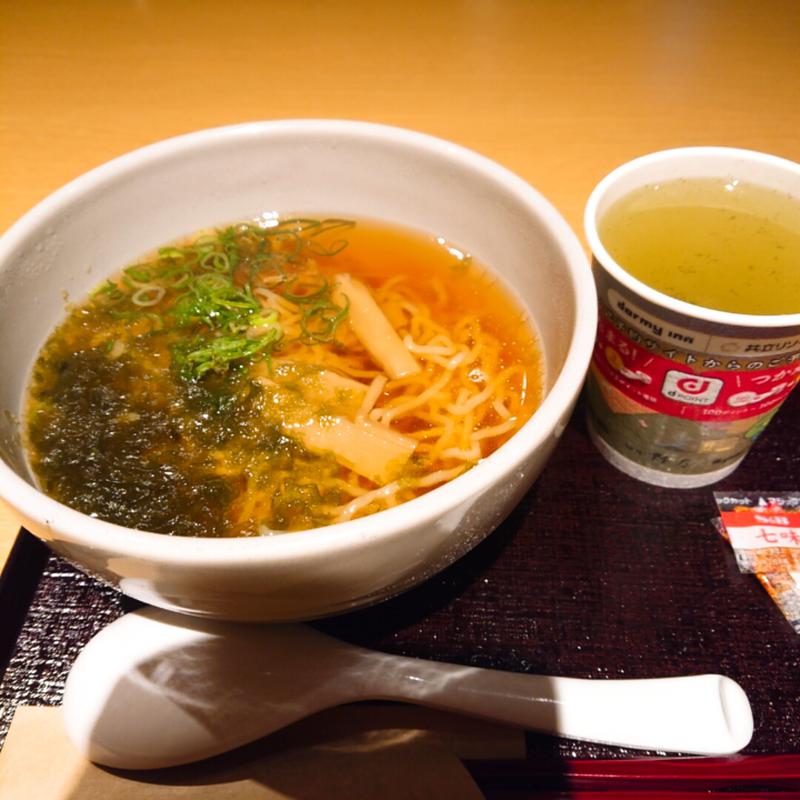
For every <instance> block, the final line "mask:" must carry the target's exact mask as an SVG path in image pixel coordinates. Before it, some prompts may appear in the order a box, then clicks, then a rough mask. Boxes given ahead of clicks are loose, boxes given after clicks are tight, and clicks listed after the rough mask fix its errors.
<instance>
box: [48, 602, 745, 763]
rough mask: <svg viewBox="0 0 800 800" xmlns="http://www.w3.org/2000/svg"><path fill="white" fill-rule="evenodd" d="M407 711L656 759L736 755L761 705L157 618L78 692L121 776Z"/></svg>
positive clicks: (129, 621)
mask: <svg viewBox="0 0 800 800" xmlns="http://www.w3.org/2000/svg"><path fill="white" fill-rule="evenodd" d="M368 699H369V700H397V701H406V702H412V703H418V704H420V705H425V706H428V707H431V708H437V709H441V710H447V711H455V712H459V713H464V714H468V715H471V716H474V717H479V718H483V719H486V720H491V721H494V722H504V723H508V724H510V725H514V726H518V727H522V728H526V729H529V730H537V731H543V732H548V733H553V734H556V735H561V736H568V737H571V738H575V739H585V740H590V741H597V742H604V743H607V744H615V745H621V746H624V747H632V748H641V749H647V750H666V751H673V752H683V753H697V754H704V755H724V754H729V753H734V752H736V751H737V750H739V749H741V748H742V747H744V746H745V745H746V744H747V743H748V742H749V741H750V737H751V735H752V732H753V717H752V713H751V710H750V704H749V702H748V700H747V697H746V695H745V693H744V692H743V690H742V689H741V688H740V687H739V685H738V684H736V683H735V682H734V681H732V680H730V679H729V678H726V677H723V676H721V675H698V676H688V677H679V678H657V679H646V680H584V679H577V678H554V677H547V676H542V675H529V674H523V673H513V672H502V671H498V670H488V669H480V668H477V667H468V666H458V665H454V664H443V663H439V662H433V661H424V660H421V659H415V658H404V657H400V656H392V655H388V654H385V653H379V652H375V651H370V650H367V649H364V648H361V647H356V646H354V645H350V644H347V643H345V642H341V641H338V640H337V639H334V638H332V637H330V636H326V635H325V634H323V633H319V632H318V631H316V630H314V629H312V628H310V627H307V626H304V625H295V624H286V625H265V626H255V625H245V624H236V623H224V622H218V621H213V620H202V619H196V618H191V617H186V616H183V615H177V614H171V613H170V612H166V611H163V610H159V609H154V608H145V609H142V610H139V611H136V612H133V613H131V614H127V615H126V616H124V617H122V618H120V619H118V620H117V621H115V622H113V623H111V625H109V626H108V627H106V628H105V629H104V630H103V631H101V632H100V633H99V634H98V635H97V636H95V638H94V639H93V640H92V641H91V642H89V644H88V645H87V646H86V647H85V648H84V650H83V652H82V653H81V655H80V656H79V657H78V659H77V660H76V662H75V664H74V666H73V668H72V670H71V672H70V675H69V678H68V680H67V684H66V690H65V694H64V715H65V720H66V726H67V732H68V734H69V736H70V738H71V739H72V741H73V743H74V744H75V745H76V746H77V748H78V750H79V751H80V752H81V753H83V754H84V755H85V756H86V757H87V758H89V759H90V760H92V761H95V762H97V763H100V764H104V765H106V766H110V767H117V768H121V769H154V768H160V767H168V766H175V765H178V764H185V763H188V762H191V761H196V760H199V759H203V758H207V757H210V756H213V755H217V754H219V753H223V752H226V751H227V750H230V749H233V748H235V747H238V746H240V745H243V744H247V743H248V742H251V741H254V740H256V739H259V738H261V737H262V736H265V735H267V734H269V733H271V732H273V731H275V730H278V729H280V728H282V727H284V726H286V725H289V724H291V723H292V722H295V721H297V720H299V719H302V718H304V717H306V716H308V715H310V714H313V713H315V712H317V711H321V710H323V709H326V708H330V707H333V706H336V705H340V704H342V703H349V702H353V701H356V700H368Z"/></svg>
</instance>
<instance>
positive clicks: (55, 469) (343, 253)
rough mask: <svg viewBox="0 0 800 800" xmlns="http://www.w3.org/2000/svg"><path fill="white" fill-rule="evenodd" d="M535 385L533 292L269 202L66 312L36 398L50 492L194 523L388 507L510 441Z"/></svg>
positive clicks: (155, 257)
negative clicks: (526, 304) (511, 290)
mask: <svg viewBox="0 0 800 800" xmlns="http://www.w3.org/2000/svg"><path fill="white" fill-rule="evenodd" d="M541 395H542V360H541V357H540V353H539V351H538V346H537V343H536V341H535V338H534V335H533V332H532V329H531V326H530V323H529V321H528V320H527V318H526V315H525V313H524V312H523V310H522V309H521V308H520V307H519V306H518V305H516V303H515V302H514V301H513V300H512V299H511V298H510V297H508V295H507V294H506V292H505V290H503V289H502V288H501V287H500V286H499V285H498V283H497V282H496V280H495V279H493V278H492V277H491V275H490V273H488V272H487V271H486V270H485V269H484V268H483V267H481V266H480V265H478V264H476V263H474V262H473V260H472V259H471V258H470V257H469V256H468V255H467V254H465V253H462V252H461V251H459V250H458V249H457V248H456V247H454V246H452V245H450V244H449V243H448V242H446V241H444V240H442V239H436V240H434V239H431V238H429V237H424V236H422V235H420V234H417V233H414V232H410V231H407V230H401V229H397V228H393V227H389V226H386V225H383V224H378V223H372V222H359V223H358V224H356V223H355V222H353V221H349V220H337V219H325V220H311V219H278V218H272V217H269V216H266V217H265V218H263V219H260V220H259V221H257V222H247V223H239V224H234V225H230V226H228V227H225V228H221V229H218V230H213V231H204V232H201V233H200V234H198V235H196V236H194V237H193V238H191V239H190V240H187V241H184V242H180V243H177V244H175V245H170V246H167V247H163V248H161V249H160V250H159V251H158V252H157V253H154V254H151V255H150V256H148V257H146V258H144V259H143V260H142V261H141V262H140V263H136V264H134V265H132V266H129V267H128V268H126V269H125V270H123V272H122V273H121V274H119V275H117V276H116V277H115V278H114V279H112V280H108V281H107V282H106V283H105V284H104V285H102V286H100V287H99V288H97V289H96V290H95V291H94V292H93V293H92V295H91V297H89V298H88V299H87V300H86V301H85V302H83V303H81V304H79V305H75V306H73V307H71V308H70V309H69V313H68V316H67V318H66V320H65V321H64V322H63V323H62V324H61V325H59V327H58V328H57V329H56V330H55V331H54V333H53V334H52V335H51V336H50V338H49V339H48V341H47V342H46V344H45V346H44V347H43V349H42V351H41V353H40V355H39V357H38V360H37V362H36V364H35V368H34V371H33V375H32V378H31V383H30V390H29V399H28V408H27V415H26V438H27V445H28V452H29V459H30V462H31V466H32V468H33V470H34V473H35V475H36V476H37V479H38V481H39V482H40V485H41V487H42V489H43V490H44V491H45V492H47V493H48V494H50V495H51V496H52V497H55V498H56V499H58V500H60V501H61V502H64V503H66V504H67V505H70V506H72V507H73V508H76V509H78V510H80V511H82V512H84V513H87V514H90V515H92V516H96V517H100V518H102V519H105V520H109V521H112V522H115V523H118V524H121V525H125V526H129V527H134V528H139V529H144V530H150V531H156V532H162V533H167V534H174V535H184V536H254V535H266V534H270V533H273V532H276V531H292V530H303V529H307V528H312V527H316V526H319V525H326V524H330V523H333V522H339V521H344V520H348V519H352V518H355V517H359V516H362V515H365V514H369V513H373V512H375V511H379V510H381V509H385V508H387V507H390V506H394V505H396V504H398V503H401V502H403V501H405V500H408V499H411V498H413V497H415V496H417V495H419V494H422V493H424V492H427V491H429V490H431V489H433V488H434V487H436V486H438V485H440V484H442V483H444V482H446V481H448V480H451V479H453V478H454V477H456V476H458V475H460V474H461V473H463V472H464V471H465V470H467V469H469V468H470V467H472V466H473V465H474V464H476V463H477V462H478V461H479V460H480V459H481V458H484V457H485V456H487V455H488V454H490V453H491V452H493V451H494V450H495V449H496V448H497V447H499V446H500V445H501V444H502V443H503V442H504V441H505V440H506V439H508V438H509V437H510V436H511V435H512V434H513V433H514V432H515V431H516V430H517V429H518V428H519V427H520V426H521V425H522V424H523V423H524V422H525V421H526V420H527V419H528V418H529V417H530V415H531V414H532V412H533V411H534V409H535V408H536V406H537V405H538V403H539V402H540V400H541Z"/></svg>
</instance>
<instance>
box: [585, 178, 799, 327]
mask: <svg viewBox="0 0 800 800" xmlns="http://www.w3.org/2000/svg"><path fill="white" fill-rule="evenodd" d="M598 233H599V236H600V239H601V241H602V242H603V244H604V245H605V248H606V250H607V251H608V253H609V255H610V256H611V257H612V258H613V259H614V261H616V262H617V264H619V265H620V266H621V267H622V268H623V269H625V270H626V271H627V272H628V273H629V274H630V275H632V276H633V277H634V278H638V280H640V281H642V282H643V283H646V284H647V285H648V286H651V287H652V288H653V289H656V290H658V291H659V292H663V293H664V294H668V295H669V296H670V297H674V298H676V299H678V300H684V301H685V302H687V303H693V304H694V305H697V306H704V307H706V308H713V309H717V310H718V311H731V312H733V313H736V314H795V313H800V200H798V199H797V198H794V197H792V196H790V195H788V194H785V193H783V192H779V191H775V190H773V189H767V188H764V187H763V186H758V185H756V184H752V183H747V182H744V181H741V180H737V179H736V178H725V177H720V178H679V179H677V180H668V181H664V182H662V183H651V184H647V185H645V186H642V187H640V188H638V189H635V190H633V191H632V192H630V193H629V194H626V195H625V196H624V197H622V198H620V199H619V200H617V201H616V202H615V203H614V204H613V205H612V206H611V207H610V208H609V209H608V211H607V212H606V213H605V214H604V215H603V217H602V218H601V219H600V220H599V224H598Z"/></svg>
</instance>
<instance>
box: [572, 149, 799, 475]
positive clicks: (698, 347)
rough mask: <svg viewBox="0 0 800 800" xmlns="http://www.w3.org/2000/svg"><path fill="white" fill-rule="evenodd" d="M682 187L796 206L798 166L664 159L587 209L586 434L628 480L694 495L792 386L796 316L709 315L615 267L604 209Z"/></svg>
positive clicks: (703, 152) (650, 161) (612, 183)
mask: <svg viewBox="0 0 800 800" xmlns="http://www.w3.org/2000/svg"><path fill="white" fill-rule="evenodd" d="M680 178H685V179H692V178H735V179H738V180H740V181H743V182H747V183H750V184H755V185H757V186H761V187H764V188H767V189H774V190H778V191H780V192H782V193H784V194H789V195H792V196H793V197H796V198H798V202H799V203H800V165H798V164H795V163H794V162H791V161H786V160H784V159H781V158H777V157H775V156H769V155H765V154H763V153H755V152H751V151H748V150H739V149H733V148H725V147H690V148H681V149H676V150H666V151H663V152H659V153H653V154H651V155H647V156H643V157H641V158H637V159H635V160H634V161H631V162H629V163H627V164H624V165H623V166H621V167H619V168H618V169H616V170H614V171H613V172H612V173H610V174H609V175H608V176H606V177H605V178H604V179H603V180H602V181H601V182H600V183H599V184H598V185H597V187H596V188H595V190H594V191H593V192H592V194H591V196H590V198H589V201H588V204H587V206H586V215H585V226H586V235H587V238H588V241H589V245H590V247H591V249H592V253H593V256H594V258H593V267H594V272H595V279H596V281H597V290H598V297H599V303H600V314H599V323H598V331H597V341H596V343H595V349H594V354H593V357H592V365H591V369H590V372H589V376H588V380H587V389H586V392H587V414H588V422H589V431H590V434H591V436H592V439H593V441H594V442H595V444H596V446H597V447H598V449H599V450H600V452H601V453H602V454H603V455H604V456H605V457H606V459H607V460H608V461H610V462H611V463H612V464H613V465H614V466H615V467H617V468H618V469H620V470H622V471H623V472H625V473H627V474H628V475H632V476H633V477H635V478H638V479H640V480H643V481H646V482H648V483H653V484H657V485H659V486H670V487H683V488H689V487H694V486H704V485H706V484H710V483H714V482H715V481H718V480H720V479H721V478H723V477H725V476H726V475H729V474H730V473H731V472H733V470H734V469H736V467H737V465H738V464H739V463H740V462H741V460H742V459H743V458H744V456H745V455H746V453H747V451H748V450H749V448H750V446H751V445H752V443H753V441H754V440H755V439H756V438H757V436H758V435H759V434H760V433H761V432H762V431H763V430H764V428H765V427H766V425H767V423H768V422H769V420H770V419H771V418H772V416H773V415H774V414H775V412H776V411H777V410H778V408H779V406H780V404H781V403H782V402H783V400H785V399H786V397H787V396H788V395H789V393H790V392H791V390H792V389H793V388H794V386H795V385H796V384H797V382H798V380H799V379H800V309H798V313H792V314H780V315H774V316H766V315H755V314H738V313H730V312H725V311H716V310H713V309H710V308H704V307H701V306H697V305H693V304H691V303H687V302H684V301H681V300H676V299H674V298H672V297H669V296H668V295H666V294H663V293H662V292H659V291H656V290H655V289H653V288H652V287H650V286H647V285H646V284H645V283H642V282H641V281H640V280H638V279H636V278H634V277H633V276H632V275H630V274H629V273H628V272H626V271H625V270H624V269H623V268H622V267H621V266H620V265H619V264H618V263H616V262H615V261H614V259H613V258H612V257H611V256H610V255H609V253H608V251H607V250H606V248H605V246H604V244H603V242H602V240H601V238H600V236H599V234H598V222H599V221H600V220H602V218H603V215H604V214H605V213H606V211H608V209H609V208H610V206H611V205H613V204H614V202H615V201H617V200H618V199H620V198H621V197H623V196H624V195H626V194H628V193H629V192H631V191H633V190H635V189H637V188H639V187H642V186H646V185H651V184H655V183H660V182H663V181H671V180H675V179H680ZM797 269H798V270H800V264H798V265H797ZM764 279H765V280H769V278H768V276H766V275H765V278H764ZM720 280H726V276H725V265H720Z"/></svg>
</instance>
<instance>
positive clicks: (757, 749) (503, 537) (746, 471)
mask: <svg viewBox="0 0 800 800" xmlns="http://www.w3.org/2000/svg"><path fill="white" fill-rule="evenodd" d="M798 419H800V392H796V393H795V396H794V397H793V398H791V399H790V401H789V402H788V403H787V404H786V405H785V406H784V408H783V409H782V410H781V412H780V413H779V415H778V417H777V418H776V420H775V421H774V422H773V423H772V425H771V426H770V428H769V431H768V434H767V435H766V436H765V437H764V438H763V439H762V440H761V441H759V442H758V443H757V444H756V447H755V449H754V451H753V452H752V453H751V454H750V456H749V457H748V458H747V460H746V461H745V463H744V465H743V466H742V467H740V469H739V470H738V471H737V472H736V473H735V475H733V476H731V477H730V478H728V479H726V480H725V481H723V482H722V483H721V484H719V485H718V486H716V487H714V488H717V489H736V488H738V489H759V490H763V489H773V490H791V489H800V426H798V424H797V422H798ZM714 515H715V505H714V501H713V496H712V490H711V489H710V488H707V489H697V490H683V491H682V490H669V489H659V488H656V487H652V486H647V485H645V484H642V483H639V482H637V481H634V480H632V479H629V478H627V477H625V476H624V475H621V474H620V473H618V472H617V471H615V470H614V469H612V468H611V467H609V466H608V465H607V464H606V463H605V462H604V461H603V460H602V458H601V457H600V456H599V455H598V454H597V453H596V452H595V451H594V449H593V447H592V446H591V444H590V443H589V441H588V438H587V435H586V431H585V428H584V424H583V420H582V415H581V413H580V411H578V412H577V413H576V415H575V417H574V419H573V421H572V423H571V424H570V426H569V427H568V429H567V431H566V433H565V434H564V437H563V440H562V442H561V443H560V445H559V447H558V449H557V451H556V454H555V456H554V458H553V460H552V462H551V463H550V464H549V466H548V467H547V469H546V470H545V472H544V473H543V474H542V476H541V477H540V479H539V480H538V481H537V483H536V485H535V486H534V488H533V489H532V490H531V491H530V492H529V494H528V495H527V496H526V497H525V498H524V500H523V502H522V503H521V504H520V506H519V507H518V508H517V509H516V511H515V512H514V513H513V514H512V516H511V517H510V518H509V519H508V520H507V521H506V522H505V523H504V524H503V525H502V526H501V527H500V528H499V529H498V530H497V531H496V532H495V533H494V534H493V535H492V536H491V537H489V538H488V539H487V540H486V541H485V542H484V543H482V544H481V545H480V546H479V547H478V548H476V549H475V550H474V551H473V552H472V553H470V554H468V555H467V556H466V557H465V558H463V559H461V561H459V562H458V563H457V564H455V565H453V566H452V567H450V568H449V569H448V570H446V571H445V572H443V573H441V574H440V575H439V576H437V577H435V578H433V579H432V580H430V581H428V582H427V583H426V584H424V585H422V586H420V587H418V588H416V589H414V590H412V591H410V592H408V593H406V594H405V595H403V596H401V597H398V598H395V599H393V600H391V601H388V602H386V603H383V604H381V605H379V606H375V607H373V608H369V609H365V610H362V611H359V612H354V613H352V614H349V615H345V616H341V617H337V618H333V619H329V620H325V621H323V622H321V623H318V624H319V625H320V627H322V628H323V629H325V630H326V631H328V632H330V633H333V634H334V635H337V636H340V637H342V638H345V639H348V640H351V641H353V642H357V643H359V644H363V645H366V646H370V647H375V648H378V649H382V650H385V651H388V652H394V653H402V654H405V655H411V656H418V657H421V658H433V659H439V660H444V661H451V662H456V663H464V664H472V665H476V666H483V667H494V668H498V669H508V670H515V671H525V672H533V673H543V674H555V675H570V676H576V677H595V678H605V677H609V678H617V677H619V678H636V677H652V676H667V675H682V674H689V673H702V672H720V673H723V674H726V675H729V676H730V677H732V678H734V679H735V680H737V681H739V682H740V683H741V685H742V686H743V687H744V689H745V690H746V692H747V694H748V696H749V697H750V700H751V703H752V706H753V710H754V716H755V724H756V730H755V735H754V737H753V741H752V742H751V744H750V746H749V747H748V748H747V752H749V753H788V752H800V725H798V724H797V720H798V719H800V678H799V677H798V676H799V675H800V672H799V671H798V667H799V666H800V637H799V636H798V635H797V634H795V633H794V632H793V631H792V629H791V628H790V626H789V625H788V624H787V623H786V622H785V620H784V619H783V617H782V616H781V614H780V612H779V611H778V609H777V608H776V607H775V606H774V605H773V604H772V601H771V600H770V599H769V597H768V596H767V594H766V593H765V592H764V591H763V589H762V588H761V587H760V585H759V584H758V582H757V581H756V579H755V578H754V577H753V576H749V575H742V574H740V573H739V572H738V570H737V567H736V565H735V562H734V559H733V556H732V554H731V552H730V549H729V547H728V546H727V545H726V544H725V543H724V542H723V541H722V540H721V539H720V538H719V536H718V535H717V533H716V532H715V531H714V529H713V527H712V525H711V522H710V520H711V518H712V517H713V516H714ZM36 548H37V545H32V546H31V548H30V549H31V552H32V553H34V555H33V556H31V558H34V559H35V558H36V555H35V553H36V552H37V550H36ZM43 560H44V559H43ZM6 572H7V573H8V572H9V571H8V570H7V571H6ZM15 574H19V570H17V572H16V573H15ZM28 578H29V579H28V583H29V584H30V576H28ZM3 580H4V586H3V587H0V603H3V602H6V604H7V601H8V591H7V589H8V585H9V576H8V574H6V575H5V577H4V579H3ZM17 591H18V590H15V592H17ZM3 597H5V601H4V600H3ZM133 607H135V603H133V601H130V600H128V599H126V598H123V597H122V596H121V595H119V594H118V593H117V592H116V591H114V590H112V589H110V588H108V587H106V586H103V585H101V584H99V583H97V582H96V581H94V580H93V579H91V578H88V577H86V576H85V575H83V574H82V573H80V572H78V571H77V570H75V569H74V568H73V567H71V566H69V565H68V564H66V563H65V562H63V561H62V560H60V559H58V558H55V557H52V556H50V557H47V558H46V563H45V564H44V571H43V573H42V576H41V579H40V581H39V582H38V586H36V591H35V594H34V595H33V598H32V602H31V604H30V608H29V611H28V613H27V615H26V616H25V618H24V620H23V624H22V626H21V630H20V633H19V637H18V639H17V642H16V646H15V648H14V649H13V652H12V653H11V655H10V659H9V660H8V665H7V668H6V670H5V674H4V676H3V679H2V682H0V739H2V736H3V735H4V733H5V730H6V728H7V725H8V722H9V720H10V718H11V716H12V714H13V709H14V708H15V707H16V705H18V704H21V703H25V704H55V703H58V702H59V701H60V699H61V694H62V691H63V685H64V680H65V678H66V674H67V672H68V670H69V667H70V665H71V663H72V661H73V660H74V659H75V657H76V655H77V653H78V652H79V651H80V648H81V647H82V646H83V645H84V644H85V643H86V642H87V641H88V640H89V639H90V638H91V636H92V635H94V633H95V632H96V631H98V630H99V629H100V628H101V627H103V626H104V625H105V624H107V623H108V622H110V621H111V620H113V619H115V618H116V617H117V616H119V615H120V614H121V613H123V612H124V611H125V610H128V609H131V608H133ZM7 608H8V606H7V605H6V606H4V607H3V608H2V609H0V611H2V613H3V617H2V618H1V619H3V625H4V627H5V628H9V629H10V628H11V627H12V626H11V625H10V623H8V622H7V621H8V620H9V619H10V617H9V615H8V614H7V613H6V612H7ZM0 655H1V654H0ZM529 748H530V749H531V751H535V752H536V754H537V755H541V754H543V753H545V754H551V755H552V756H553V757H556V758H572V757H614V756H618V755H625V754H626V752H625V751H622V750H619V749H615V748H609V747H603V746H599V745H592V744H585V743H577V742H572V741H567V740H556V739H552V738H550V737H546V736H530V737H529Z"/></svg>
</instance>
